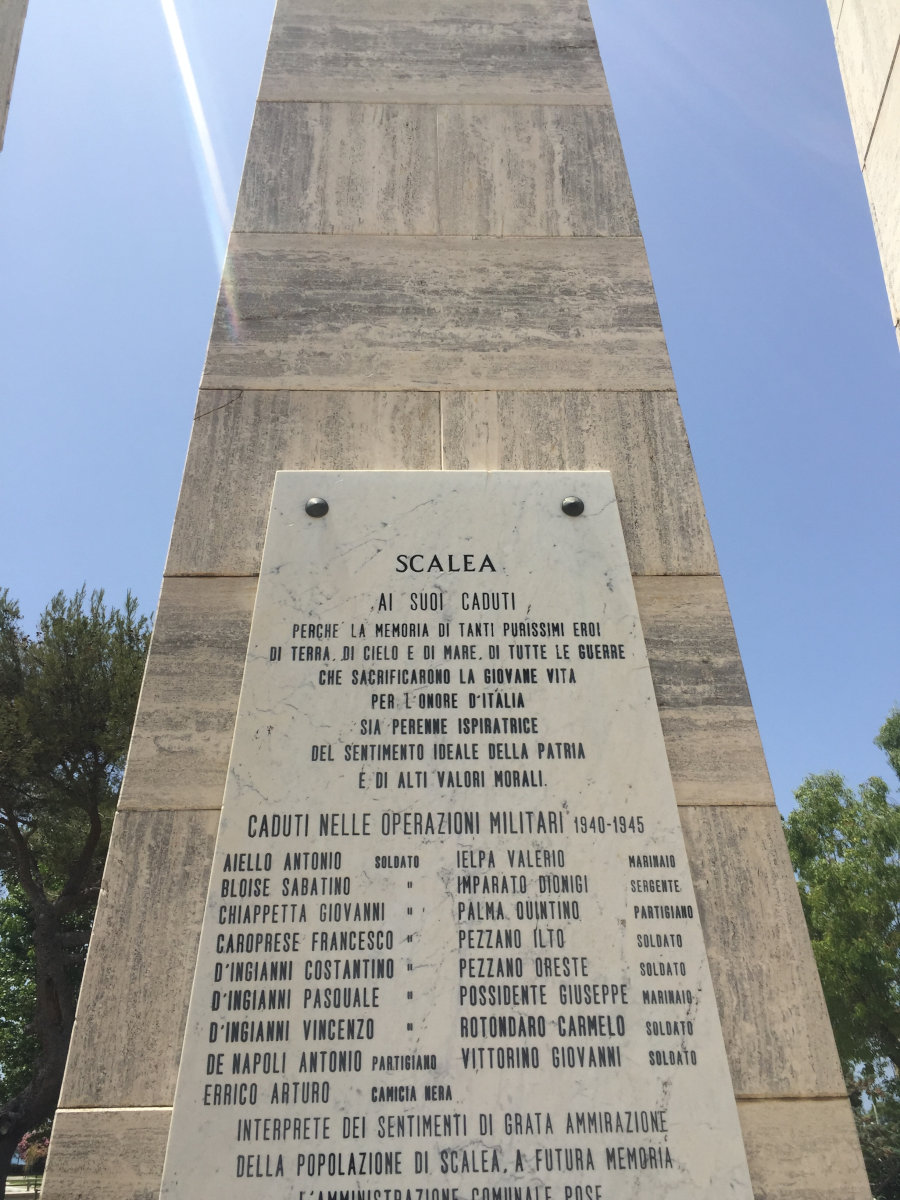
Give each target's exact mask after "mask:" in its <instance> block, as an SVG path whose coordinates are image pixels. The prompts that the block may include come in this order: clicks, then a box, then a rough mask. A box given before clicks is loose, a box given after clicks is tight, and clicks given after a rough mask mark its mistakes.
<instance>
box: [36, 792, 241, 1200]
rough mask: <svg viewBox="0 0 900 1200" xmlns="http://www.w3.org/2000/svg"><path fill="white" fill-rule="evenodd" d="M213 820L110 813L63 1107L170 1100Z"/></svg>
mask: <svg viewBox="0 0 900 1200" xmlns="http://www.w3.org/2000/svg"><path fill="white" fill-rule="evenodd" d="M218 821H219V814H218V813H217V812H199V813H198V812H182V813H175V812H125V813H119V814H118V815H117V817H116V821H115V826H114V828H113V836H112V841H111V843H110V851H109V858H108V859H107V862H106V872H105V875H104V881H103V889H102V892H101V896H100V903H99V905H98V908H97V917H96V920H95V922H94V932H93V935H92V937H91V948H90V953H89V955H88V962H87V968H86V970H85V975H84V983H83V985H82V989H81V995H80V996H79V999H78V1012H77V1014H76V1019H75V1031H74V1033H73V1035H72V1044H71V1047H70V1049H69V1061H68V1065H67V1067H66V1076H65V1079H64V1080H63V1087H62V1093H61V1095H60V1104H61V1105H62V1107H63V1108H80V1107H84V1108H87V1107H100V1108H120V1107H126V1106H129V1105H136V1106H140V1107H142V1108H143V1107H147V1106H151V1107H152V1106H156V1105H165V1104H171V1102H172V1096H173V1094H174V1089H175V1076H176V1073H177V1070H178V1058H179V1054H180V1052H181V1041H182V1038H183V1036H184V1021H185V1016H186V1014H187V1003H188V997H189V994H190V987H191V978H192V976H193V963H194V962H195V960H196V956H197V941H198V938H199V936H200V923H201V920H202V916H203V905H204V901H205V899H206V881H207V879H208V878H209V865H210V862H211V861H212V851H213V844H214V841H215V836H216V828H217V826H218ZM96 1169H97V1165H96V1163H95V1171H96ZM66 1200H72V1197H70V1196H66ZM117 1200H119V1198H118V1197H117Z"/></svg>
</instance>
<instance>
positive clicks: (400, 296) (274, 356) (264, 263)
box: [203, 233, 672, 391]
mask: <svg viewBox="0 0 900 1200" xmlns="http://www.w3.org/2000/svg"><path fill="white" fill-rule="evenodd" d="M229 260H230V264H231V267H230V280H231V283H230V285H229V287H228V288H226V289H224V290H223V293H222V296H221V298H220V301H219V305H218V308H217V311H216V317H215V322H214V325H213V332H212V338H211V341H210V346H209V356H208V358H207V363H206V371H205V374H204V379H203V386H204V387H207V388H219V387H224V388H234V387H238V388H240V387H243V388H259V389H266V388H274V387H278V388H320V389H323V390H327V389H334V388H349V389H357V390H360V389H363V388H375V389H380V388H399V389H422V388H424V389H431V388H458V389H483V388H496V387H498V386H504V387H511V388H525V387H530V388H576V387H583V386H584V384H585V381H586V380H590V381H591V385H592V387H595V388H597V389H603V390H606V389H616V390H624V389H630V388H643V389H647V390H655V391H658V390H669V389H671V387H672V373H671V368H670V366H669V356H668V352H667V350H666V344H665V339H664V337H663V333H662V328H661V326H660V323H659V313H658V311H657V307H656V298H655V296H654V292H653V285H652V283H651V281H650V272H649V269H648V267H647V259H646V255H645V253H644V246H643V242H642V240H641V239H640V238H584V239H582V238H490V239H485V238H475V239H469V238H453V237H422V238H420V237H402V238H383V237H369V236H358V237H350V236H345V237H338V236H335V237H329V238H328V239H327V240H325V239H323V238H321V237H318V236H314V235H304V234H250V233H237V234H233V235H232V238H231V246H230V250H229ZM229 296H230V298H231V299H230V302H229V301H228V297H229ZM235 328H237V330H238V333H237V335H235V333H234V332H233V330H234V329H235Z"/></svg>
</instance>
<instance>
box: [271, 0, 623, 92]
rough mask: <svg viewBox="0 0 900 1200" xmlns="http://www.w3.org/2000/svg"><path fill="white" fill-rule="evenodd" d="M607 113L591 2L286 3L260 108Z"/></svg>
mask: <svg viewBox="0 0 900 1200" xmlns="http://www.w3.org/2000/svg"><path fill="white" fill-rule="evenodd" d="M460 97H465V99H466V101H467V102H468V103H471V104H484V103H488V104H489V103H491V102H492V101H497V102H499V103H502V104H517V103H530V102H533V101H539V102H544V101H545V102H549V103H553V102H554V101H556V102H559V103H563V104H605V103H608V101H609V94H608V91H607V87H606V80H605V78H604V75H603V68H602V67H601V65H600V57H599V55H598V53H597V41H596V38H595V37H594V29H593V25H592V24H591V18H590V13H589V12H588V6H587V3H586V0H496V3H494V4H492V5H491V7H490V10H489V11H488V10H486V9H485V7H484V4H483V3H481V2H480V0H451V2H449V3H448V0H419V2H418V3H416V4H415V5H410V3H409V0H360V2H356V0H333V2H331V3H330V2H328V0H281V2H280V3H279V5H278V8H277V11H276V14H275V23H274V25H273V28H272V38H271V41H270V43H269V53H268V55H267V58H266V65H265V69H264V71H263V79H262V85H261V89H260V99H261V100H363V101H373V100H374V101H405V102H412V103H417V102H418V103H438V102H440V101H442V100H443V101H449V102H451V103H452V102H456V101H458V100H459V99H460Z"/></svg>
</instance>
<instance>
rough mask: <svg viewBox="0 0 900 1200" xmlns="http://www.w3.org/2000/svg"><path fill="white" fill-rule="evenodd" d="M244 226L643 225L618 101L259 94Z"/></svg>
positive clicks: (398, 230)
mask: <svg viewBox="0 0 900 1200" xmlns="http://www.w3.org/2000/svg"><path fill="white" fill-rule="evenodd" d="M273 164H277V169H276V168H275V166H274V165H273ZM235 229H237V230H240V231H247V230H255V231H257V232H267V233H329V234H335V233H337V234H340V233H372V234H437V233H444V234H461V235H465V236H471V235H473V234H490V235H492V236H498V237H499V236H504V235H505V236H510V237H512V236H519V237H528V236H535V237H546V236H565V235H576V236H595V235H620V236H636V235H638V234H639V232H640V231H639V228H638V222H637V215H636V213H635V209H634V201H633V199H632V195H631V187H630V185H629V182H628V175H627V172H626V170H625V161H624V158H623V156H622V150H621V145H620V143H619V136H618V133H617V131H616V125H615V118H614V117H613V114H612V109H611V108H610V107H608V106H599V105H593V106H585V105H465V106H464V105H424V104H361V103H360V104H339V103H329V104H322V103H269V104H261V105H259V107H258V109H257V113H256V120H255V124H254V129H253V135H252V138H251V142H250V152H249V156H248V159H247V165H246V168H245V172H244V180H243V184H242V186H241V194H240V198H239V200H238V209H237V215H236V217H235Z"/></svg>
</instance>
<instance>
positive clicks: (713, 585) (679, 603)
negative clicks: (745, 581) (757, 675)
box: [635, 575, 750, 708]
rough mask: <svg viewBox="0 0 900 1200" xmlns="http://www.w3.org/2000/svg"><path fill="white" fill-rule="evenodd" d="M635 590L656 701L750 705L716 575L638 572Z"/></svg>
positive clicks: (691, 705) (671, 705)
mask: <svg viewBox="0 0 900 1200" xmlns="http://www.w3.org/2000/svg"><path fill="white" fill-rule="evenodd" d="M635 591H636V592H637V596H638V605H639V608H640V613H641V624H642V625H643V627H644V638H645V640H646V642H647V653H648V656H649V658H650V670H651V672H652V673H653V685H654V687H655V689H656V702H657V704H658V705H659V707H660V708H685V707H688V708H695V707H698V706H705V705H715V706H717V707H722V706H725V707H731V706H749V704H750V694H749V692H748V691H747V681H746V679H745V678H744V670H743V667H742V666H741V656H740V652H739V651H738V645H737V638H736V637H735V635H734V626H733V625H732V623H731V614H730V612H729V611H728V601H727V600H726V598H725V589H724V587H723V586H722V580H721V579H720V578H719V576H718V575H713V576H705V577H701V578H697V577H682V578H673V579H666V578H659V577H653V578H649V579H648V578H637V579H635Z"/></svg>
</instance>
